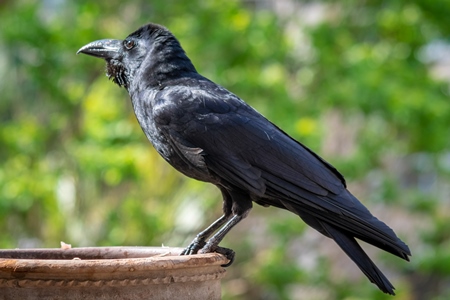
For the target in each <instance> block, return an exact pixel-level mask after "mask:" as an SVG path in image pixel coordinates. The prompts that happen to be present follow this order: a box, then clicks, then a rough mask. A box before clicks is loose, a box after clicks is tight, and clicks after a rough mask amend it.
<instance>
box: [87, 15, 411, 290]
mask: <svg viewBox="0 0 450 300" xmlns="http://www.w3.org/2000/svg"><path fill="white" fill-rule="evenodd" d="M79 53H85V54H89V55H93V56H96V57H100V58H104V59H105V60H106V62H107V74H108V76H109V77H110V78H112V80H113V81H114V82H115V83H117V84H119V85H120V86H124V87H125V88H126V89H127V90H128V92H129V94H130V97H131V100H132V104H133V108H134V111H135V114H136V117H137V119H138V121H139V124H140V125H141V127H142V129H143V131H144V133H145V134H146V135H147V137H148V139H149V140H150V142H151V143H152V144H153V146H154V147H155V149H156V150H157V151H158V152H159V154H160V155H161V156H162V157H163V158H164V159H165V160H166V161H167V162H168V163H170V164H171V165H172V166H173V167H174V168H175V169H177V170H178V171H180V172H181V173H183V174H185V175H186V176H189V177H192V178H195V179H198V180H201V181H205V182H210V183H212V184H214V185H216V186H217V187H218V188H219V189H220V191H221V192H222V196H223V211H224V215H223V216H222V217H221V218H219V219H218V220H217V221H216V222H214V223H213V224H212V225H211V226H210V227H208V228H207V229H206V230H204V231H203V232H201V233H200V234H199V235H197V237H196V238H195V239H194V241H193V242H192V244H191V245H189V246H188V247H187V248H186V249H185V250H184V252H183V254H194V253H197V252H201V253H205V252H212V251H217V252H221V253H224V254H225V255H228V256H229V258H230V260H231V261H232V258H233V256H234V252H233V251H232V250H229V249H225V248H221V247H219V246H218V245H219V243H220V241H221V240H222V239H223V238H224V236H225V235H226V234H227V233H228V232H229V230H230V229H231V228H232V227H233V226H235V225H236V224H237V223H238V222H239V221H240V220H242V219H243V218H245V217H246V216H247V214H248V213H249V211H250V209H251V207H252V202H255V203H257V204H260V205H264V206H274V207H278V208H282V209H287V210H289V211H291V212H293V213H295V214H297V215H298V216H300V217H301V218H302V219H303V220H304V221H305V222H306V223H307V224H308V225H310V226H311V227H313V228H314V229H316V230H317V231H319V232H320V233H322V234H324V235H325V236H327V237H329V238H332V239H334V240H335V241H336V243H337V244H338V245H339V247H341V248H342V249H343V250H344V252H345V253H346V254H347V255H348V256H349V257H350V258H351V259H352V260H353V261H354V262H355V263H356V264H357V265H358V267H359V268H360V269H361V270H362V271H363V273H364V274H365V275H366V276H367V277H368V278H369V279H370V281H372V282H373V283H375V284H376V285H377V286H378V287H379V288H380V289H381V290H382V291H383V292H385V293H389V294H394V291H393V290H394V287H393V286H392V284H391V283H390V282H389V280H388V279H387V278H386V277H385V276H384V275H383V273H382V272H381V271H380V270H379V269H378V268H377V267H376V265H375V264H374V263H373V262H372V261H371V260H370V258H369V257H368V256H367V255H366V254H365V253H364V251H363V250H362V249H361V247H360V246H359V244H358V243H357V242H356V240H355V238H358V239H360V240H363V241H365V242H367V243H369V244H372V245H374V246H376V247H378V248H380V249H383V250H385V251H387V252H389V253H392V254H394V255H396V256H398V257H400V258H403V259H405V260H408V256H409V255H411V253H410V250H409V248H408V246H407V245H406V244H404V243H403V242H402V241H401V240H400V239H399V238H398V237H397V236H396V235H395V233H394V232H393V230H392V229H390V228H389V227H388V226H387V225H386V224H384V223H383V222H381V221H379V220H378V219H377V218H375V217H374V216H373V215H372V214H371V213H370V212H369V211H368V210H367V209H366V208H365V207H364V206H363V205H362V204H361V203H360V202H359V201H358V199H356V198H355V197H354V196H353V195H352V194H351V193H350V192H349V191H348V190H347V188H346V183H345V179H344V177H343V176H342V175H341V174H340V173H339V172H338V171H337V170H336V169H335V168H334V167H333V166H331V165H330V164H329V163H327V162H326V161H325V160H323V159H322V158H321V157H319V156H318V155H317V154H315V153H314V152H313V151H311V150H310V149H308V148H307V147H306V146H304V145H303V144H301V143H300V142H298V141H296V140H294V139H293V138H291V137H290V136H289V135H287V134H286V133H285V132H283V131H282V130H281V129H280V128H278V127H277V126H276V125H274V124H273V123H271V122H270V121H268V120H267V119H266V118H265V117H263V116H262V115H261V114H260V113H258V112H257V111H256V110H255V109H253V108H252V107H250V106H249V105H248V104H246V103H245V102H244V101H242V100H241V99H240V98H239V97H237V96H236V95H234V94H232V93H231V92H229V91H228V90H226V89H225V88H223V87H221V86H219V85H217V84H215V83H214V82H212V81H210V80H208V79H207V78H205V77H203V76H201V75H200V74H198V73H197V71H196V69H195V67H194V66H193V65H192V63H191V61H190V60H189V58H188V57H187V56H186V54H185V52H184V51H183V49H182V48H181V46H180V44H179V42H178V40H177V39H176V38H175V37H174V36H173V35H172V33H170V31H169V30H167V29H166V28H164V27H162V26H160V25H156V24H148V25H145V26H143V27H141V28H140V29H139V30H137V31H136V32H134V33H132V34H131V35H129V36H128V37H127V38H126V39H125V40H123V41H119V40H100V41H95V42H92V43H90V44H88V45H86V46H84V47H82V48H81V49H80V50H79ZM216 231H217V232H216ZM214 232H216V233H215V234H214V235H213V233H214ZM210 236H211V237H210ZM209 237H210V238H209ZM208 238H209V239H208ZM230 263H231V262H230Z"/></svg>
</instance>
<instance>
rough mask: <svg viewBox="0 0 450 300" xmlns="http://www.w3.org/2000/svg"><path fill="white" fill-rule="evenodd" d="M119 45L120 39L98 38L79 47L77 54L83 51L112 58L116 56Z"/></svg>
mask: <svg viewBox="0 0 450 300" xmlns="http://www.w3.org/2000/svg"><path fill="white" fill-rule="evenodd" d="M121 47H122V41H120V40H99V41H95V42H92V43H89V44H87V45H85V46H83V47H81V49H80V50H78V52H77V54H78V53H84V54H87V55H92V56H95V57H100V58H104V59H112V58H115V57H117V55H118V54H119V52H120V49H121Z"/></svg>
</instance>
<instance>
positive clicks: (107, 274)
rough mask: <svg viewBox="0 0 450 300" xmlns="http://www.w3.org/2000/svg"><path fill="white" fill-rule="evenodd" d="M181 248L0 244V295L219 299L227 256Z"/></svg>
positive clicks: (59, 297) (14, 297)
mask: <svg viewBox="0 0 450 300" xmlns="http://www.w3.org/2000/svg"><path fill="white" fill-rule="evenodd" d="M181 250H182V249H180V248H156V247H95V248H72V249H66V250H63V249H23V250H22V249H16V250H0V299H167V300H173V299H183V300H185V299H220V298H221V289H220V279H221V278H222V277H223V276H224V275H225V269H224V268H222V267H221V265H223V264H226V263H227V262H228V260H227V259H226V258H225V257H224V256H222V255H220V254H217V253H210V254H200V255H189V256H179V253H180V252H181Z"/></svg>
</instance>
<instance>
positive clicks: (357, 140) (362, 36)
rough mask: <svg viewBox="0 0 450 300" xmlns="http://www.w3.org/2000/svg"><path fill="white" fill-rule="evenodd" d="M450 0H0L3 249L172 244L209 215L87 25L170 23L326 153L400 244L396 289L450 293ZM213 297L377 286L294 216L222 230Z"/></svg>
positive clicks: (98, 31) (254, 216) (105, 31)
mask: <svg viewBox="0 0 450 300" xmlns="http://www.w3.org/2000/svg"><path fill="white" fill-rule="evenodd" d="M449 16H450V1H449V0H441V1H432V0H418V1H402V0H393V1H375V0H367V1H357V0H347V1H295V0H283V1H276V0H272V1H271V0H260V1H235V0H231V1H230V0H224V1H218V0H217V1H202V0H189V1H187V0H186V1H174V0H165V1H159V0H155V1H118V0H109V1H103V2H94V1H87V0H81V1H68V0H40V1H37V0H36V1H33V0H18V1H11V0H9V1H8V0H6V1H5V0H4V1H0V78H1V80H0V93H1V94H0V232H1V234H0V247H1V248H15V247H59V242H60V241H61V240H62V241H65V242H66V243H70V244H72V246H74V247H80V246H125V245H141V246H145V245H149V246H159V245H161V244H164V245H166V246H178V247H182V246H186V245H187V244H188V243H189V242H190V241H191V240H192V239H193V237H194V236H195V234H196V233H197V232H198V231H199V230H201V229H202V228H204V227H205V226H206V225H208V224H209V223H210V222H212V221H213V220H215V219H216V218H217V217H219V216H220V215H221V200H220V194H219V192H218V190H217V189H216V188H214V187H213V186H212V185H208V184H204V183H200V182H196V181H194V180H190V179H187V178H185V177H183V176H182V175H180V174H178V173H177V172H175V171H174V170H173V169H172V168H171V167H170V166H169V165H167V164H166V163H165V162H164V161H163V160H162V159H161V158H160V157H159V156H158V155H157V153H156V152H155V151H154V150H153V148H152V147H151V145H150V143H149V142H148V141H147V140H146V138H145V136H144V134H143V133H142V132H141V129H140V127H139V125H138V124H137V122H136V120H135V117H134V114H133V111H132V108H131V105H130V101H129V97H128V95H127V93H126V91H125V90H124V89H119V88H118V87H117V86H115V85H113V84H112V82H109V81H108V80H107V78H106V77H105V75H104V69H105V64H104V62H103V61H101V60H99V59H94V58H91V57H87V56H76V55H75V53H76V51H77V50H78V49H79V48H80V47H81V46H83V45H85V44H87V43H88V42H91V41H93V40H97V39H103V38H120V39H121V38H124V37H126V36H127V35H128V34H129V33H131V32H132V31H134V30H135V29H137V28H138V27H139V26H141V25H143V24H145V23H147V22H156V23H160V24H163V25H165V26H166V27H168V28H169V29H170V30H171V31H172V32H173V33H174V34H175V35H176V36H177V37H178V39H179V40H180V42H181V44H182V45H183V47H184V49H185V50H186V52H187V54H188V56H189V57H190V58H191V59H192V61H193V63H194V65H195V66H196V67H197V69H198V70H199V72H200V73H201V74H203V75H205V76H206V77H208V78H210V79H212V80H213V81H215V82H217V83H219V84H221V85H223V86H225V87H226V88H228V89H229V90H231V91H232V92H234V93H236V94H237V95H239V96H240V97H241V98H243V99H244V100H246V101H247V102H248V103H250V104H251V105H252V106H254V107H255V108H257V109H258V110H259V111H260V112H262V113H263V114H264V115H265V116H267V117H268V118H269V119H270V120H272V121H274V122H275V123H276V124H278V125H279V126H280V127H282V128H283V129H285V130H286V131H287V132H288V133H289V134H291V135H292V136H293V137H295V138H297V139H298V140H300V141H302V142H304V143H305V144H307V145H308V146H309V147H311V148H312V149H313V150H314V151H316V152H318V153H319V154H320V155H322V156H324V157H325V158H326V159H327V160H328V161H330V162H331V163H332V164H333V165H335V166H336V167H337V168H338V169H339V170H340V171H341V172H342V173H343V174H344V175H345V176H346V179H347V181H348V182H349V188H350V190H351V191H353V193H354V194H355V195H356V196H357V197H359V198H360V199H361V201H362V202H363V203H364V204H365V205H366V206H368V207H369V208H370V210H371V211H372V212H373V213H374V214H375V215H377V216H378V217H379V218H380V219H382V220H384V221H385V222H387V223H388V224H389V225H390V226H391V227H393V228H394V229H395V231H396V232H397V233H398V234H399V235H400V236H401V237H402V239H404V240H405V241H406V242H407V244H409V246H410V247H411V250H412V252H413V257H412V261H411V262H410V263H406V262H404V261H401V260H399V259H397V258H395V257H392V256H390V255H388V254H385V253H382V252H381V251H378V250H376V249H374V248H373V247H365V249H367V251H368V252H369V254H370V255H371V256H372V257H373V258H374V260H375V261H376V262H377V264H378V265H379V266H380V268H381V269H382V270H383V271H384V272H385V273H386V275H387V276H388V277H389V278H390V279H391V280H392V282H393V284H394V285H395V286H396V288H397V294H398V296H397V298H396V299H402V300H404V299H449V298H450V201H449V199H450V102H449V81H450V44H449V42H450V39H449V36H450V22H449ZM222 245H223V246H226V247H230V248H233V249H234V250H235V251H236V252H237V257H236V262H235V263H234V265H233V266H231V267H230V268H228V274H227V276H226V278H225V280H224V281H223V297H224V299H391V298H390V297H389V296H386V295H384V294H382V293H381V292H380V291H378V289H377V288H376V287H375V286H374V285H372V284H370V282H369V281H368V280H367V279H366V278H365V277H364V276H363V275H362V273H361V272H360V271H359V269H357V267H356V266H355V265H354V264H353V263H352V262H351V261H350V260H349V259H348V258H346V257H345V255H344V254H343V253H342V252H341V250H340V249H339V248H338V247H337V246H335V245H334V243H333V242H332V241H330V240H328V239H327V238H324V237H322V236H321V235H320V234H318V233H316V232H315V231H313V230H312V229H309V228H306V226H305V225H304V224H303V222H302V221H301V220H300V219H299V218H298V217H296V216H294V215H292V214H289V213H287V212H284V211H280V210H276V209H270V208H269V209H267V208H261V207H255V208H254V209H253V211H252V213H251V214H250V216H249V217H248V219H246V220H245V221H243V222H242V223H241V224H240V225H239V226H237V228H235V229H234V230H233V231H232V232H231V233H230V234H229V235H228V236H227V237H226V238H225V240H224V241H223V243H222Z"/></svg>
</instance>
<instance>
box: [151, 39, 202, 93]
mask: <svg viewBox="0 0 450 300" xmlns="http://www.w3.org/2000/svg"><path fill="white" fill-rule="evenodd" d="M150 62H151V63H150V64H149V65H148V66H145V67H146V69H145V71H144V74H143V75H144V78H145V81H146V84H147V86H148V87H150V86H151V87H163V86H165V84H166V83H168V82H169V81H172V80H176V79H179V78H181V77H186V76H192V75H193V74H197V70H196V69H195V67H194V65H193V64H192V62H191V60H190V59H189V58H188V57H187V55H186V53H185V52H184V50H183V48H181V46H180V44H179V42H178V41H177V40H176V39H175V38H173V37H169V38H167V39H163V40H161V41H158V42H157V43H155V46H154V47H153V49H152V51H151V53H150ZM144 63H145V62H144Z"/></svg>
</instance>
